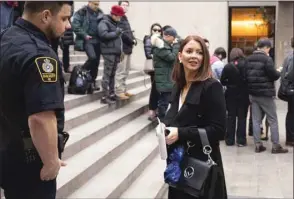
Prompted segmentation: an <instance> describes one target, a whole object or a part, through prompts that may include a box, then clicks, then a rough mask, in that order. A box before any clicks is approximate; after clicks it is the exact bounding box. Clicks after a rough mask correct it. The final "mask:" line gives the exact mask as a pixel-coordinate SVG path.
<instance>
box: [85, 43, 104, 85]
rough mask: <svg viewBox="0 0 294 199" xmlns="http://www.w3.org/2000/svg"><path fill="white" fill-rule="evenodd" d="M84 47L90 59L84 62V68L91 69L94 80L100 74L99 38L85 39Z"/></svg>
mask: <svg viewBox="0 0 294 199" xmlns="http://www.w3.org/2000/svg"><path fill="white" fill-rule="evenodd" d="M84 49H85V52H86V54H87V56H88V60H87V61H86V62H85V63H84V66H83V67H84V68H85V69H87V70H89V71H90V74H91V77H92V80H93V82H95V80H96V78H97V76H98V67H99V64H100V54H101V51H100V43H99V42H98V41H97V40H91V39H90V40H85V42H84Z"/></svg>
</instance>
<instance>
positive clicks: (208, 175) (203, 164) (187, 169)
mask: <svg viewBox="0 0 294 199" xmlns="http://www.w3.org/2000/svg"><path fill="white" fill-rule="evenodd" d="M198 131H199V135H200V138H201V143H202V147H203V153H204V154H205V155H207V157H208V160H207V161H203V160H199V159H196V158H193V157H190V156H189V148H191V147H194V146H193V145H192V144H191V142H189V141H188V142H187V145H188V148H187V154H185V156H184V158H183V161H182V162H181V171H182V173H181V177H180V180H179V182H178V183H177V185H176V187H175V188H176V189H179V190H182V191H183V192H185V193H187V194H189V195H192V196H194V197H203V196H205V199H210V198H213V197H214V195H215V193H214V190H215V187H216V182H217V178H218V176H219V172H220V169H219V167H218V166H217V164H216V163H215V162H214V161H213V160H212V158H211V157H210V153H211V152H212V148H211V146H210V144H209V141H208V138H207V134H206V130H205V129H201V128H199V129H198Z"/></svg>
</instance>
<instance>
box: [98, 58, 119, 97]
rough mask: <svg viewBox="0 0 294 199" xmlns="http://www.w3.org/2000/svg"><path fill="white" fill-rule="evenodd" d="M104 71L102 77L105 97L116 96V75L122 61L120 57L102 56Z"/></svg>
mask: <svg viewBox="0 0 294 199" xmlns="http://www.w3.org/2000/svg"><path fill="white" fill-rule="evenodd" d="M102 56H103V59H104V70H103V77H102V91H103V96H104V97H110V96H113V95H115V90H114V89H115V73H116V69H117V65H118V63H119V60H120V56H118V55H102Z"/></svg>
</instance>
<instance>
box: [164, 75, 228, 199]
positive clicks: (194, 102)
mask: <svg viewBox="0 0 294 199" xmlns="http://www.w3.org/2000/svg"><path fill="white" fill-rule="evenodd" d="M180 93H181V89H180V88H179V87H177V86H175V87H174V89H173V91H172V95H171V98H170V109H169V110H168V112H167V115H166V117H165V119H164V121H163V122H164V123H165V125H166V126H170V127H178V133H179V140H178V141H177V142H176V143H174V144H173V145H171V146H170V147H169V149H168V151H169V152H170V150H171V149H172V148H173V147H174V146H176V145H177V144H183V145H184V146H185V147H186V146H187V144H186V143H187V141H191V142H192V143H194V144H195V147H193V148H190V150H189V153H190V156H191V157H195V158H197V159H200V160H204V161H206V160H207V156H206V155H204V153H203V150H202V144H201V141H200V136H199V132H198V128H205V129H206V132H207V136H208V139H209V142H210V145H211V147H212V153H211V157H212V159H213V160H214V161H215V162H216V163H217V164H218V165H219V166H220V167H221V168H222V169H221V170H222V171H223V164H222V158H221V153H220V148H219V140H223V139H224V135H225V130H226V105H225V98H224V94H223V87H222V85H221V84H220V83H219V82H218V81H217V80H215V79H213V78H210V79H207V80H206V81H203V82H194V83H193V84H192V85H191V87H190V89H189V91H188V94H187V96H186V99H185V102H184V104H183V105H182V107H181V109H180V111H178V107H179V97H180ZM217 187H218V188H217V189H218V190H217V191H216V195H215V199H227V192H226V186H225V178H224V175H223V178H222V179H218V185H217ZM176 198H177V199H183V198H185V199H189V198H193V197H191V196H188V195H186V194H185V193H183V192H181V191H178V190H175V189H174V188H171V187H170V188H169V199H176Z"/></svg>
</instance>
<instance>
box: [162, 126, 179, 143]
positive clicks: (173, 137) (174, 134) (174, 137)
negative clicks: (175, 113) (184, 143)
mask: <svg viewBox="0 0 294 199" xmlns="http://www.w3.org/2000/svg"><path fill="white" fill-rule="evenodd" d="M166 129H167V130H169V131H170V133H169V134H168V136H166V137H165V140H166V144H167V145H171V144H173V143H175V142H176V141H178V139H179V133H178V128H175V127H166Z"/></svg>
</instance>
